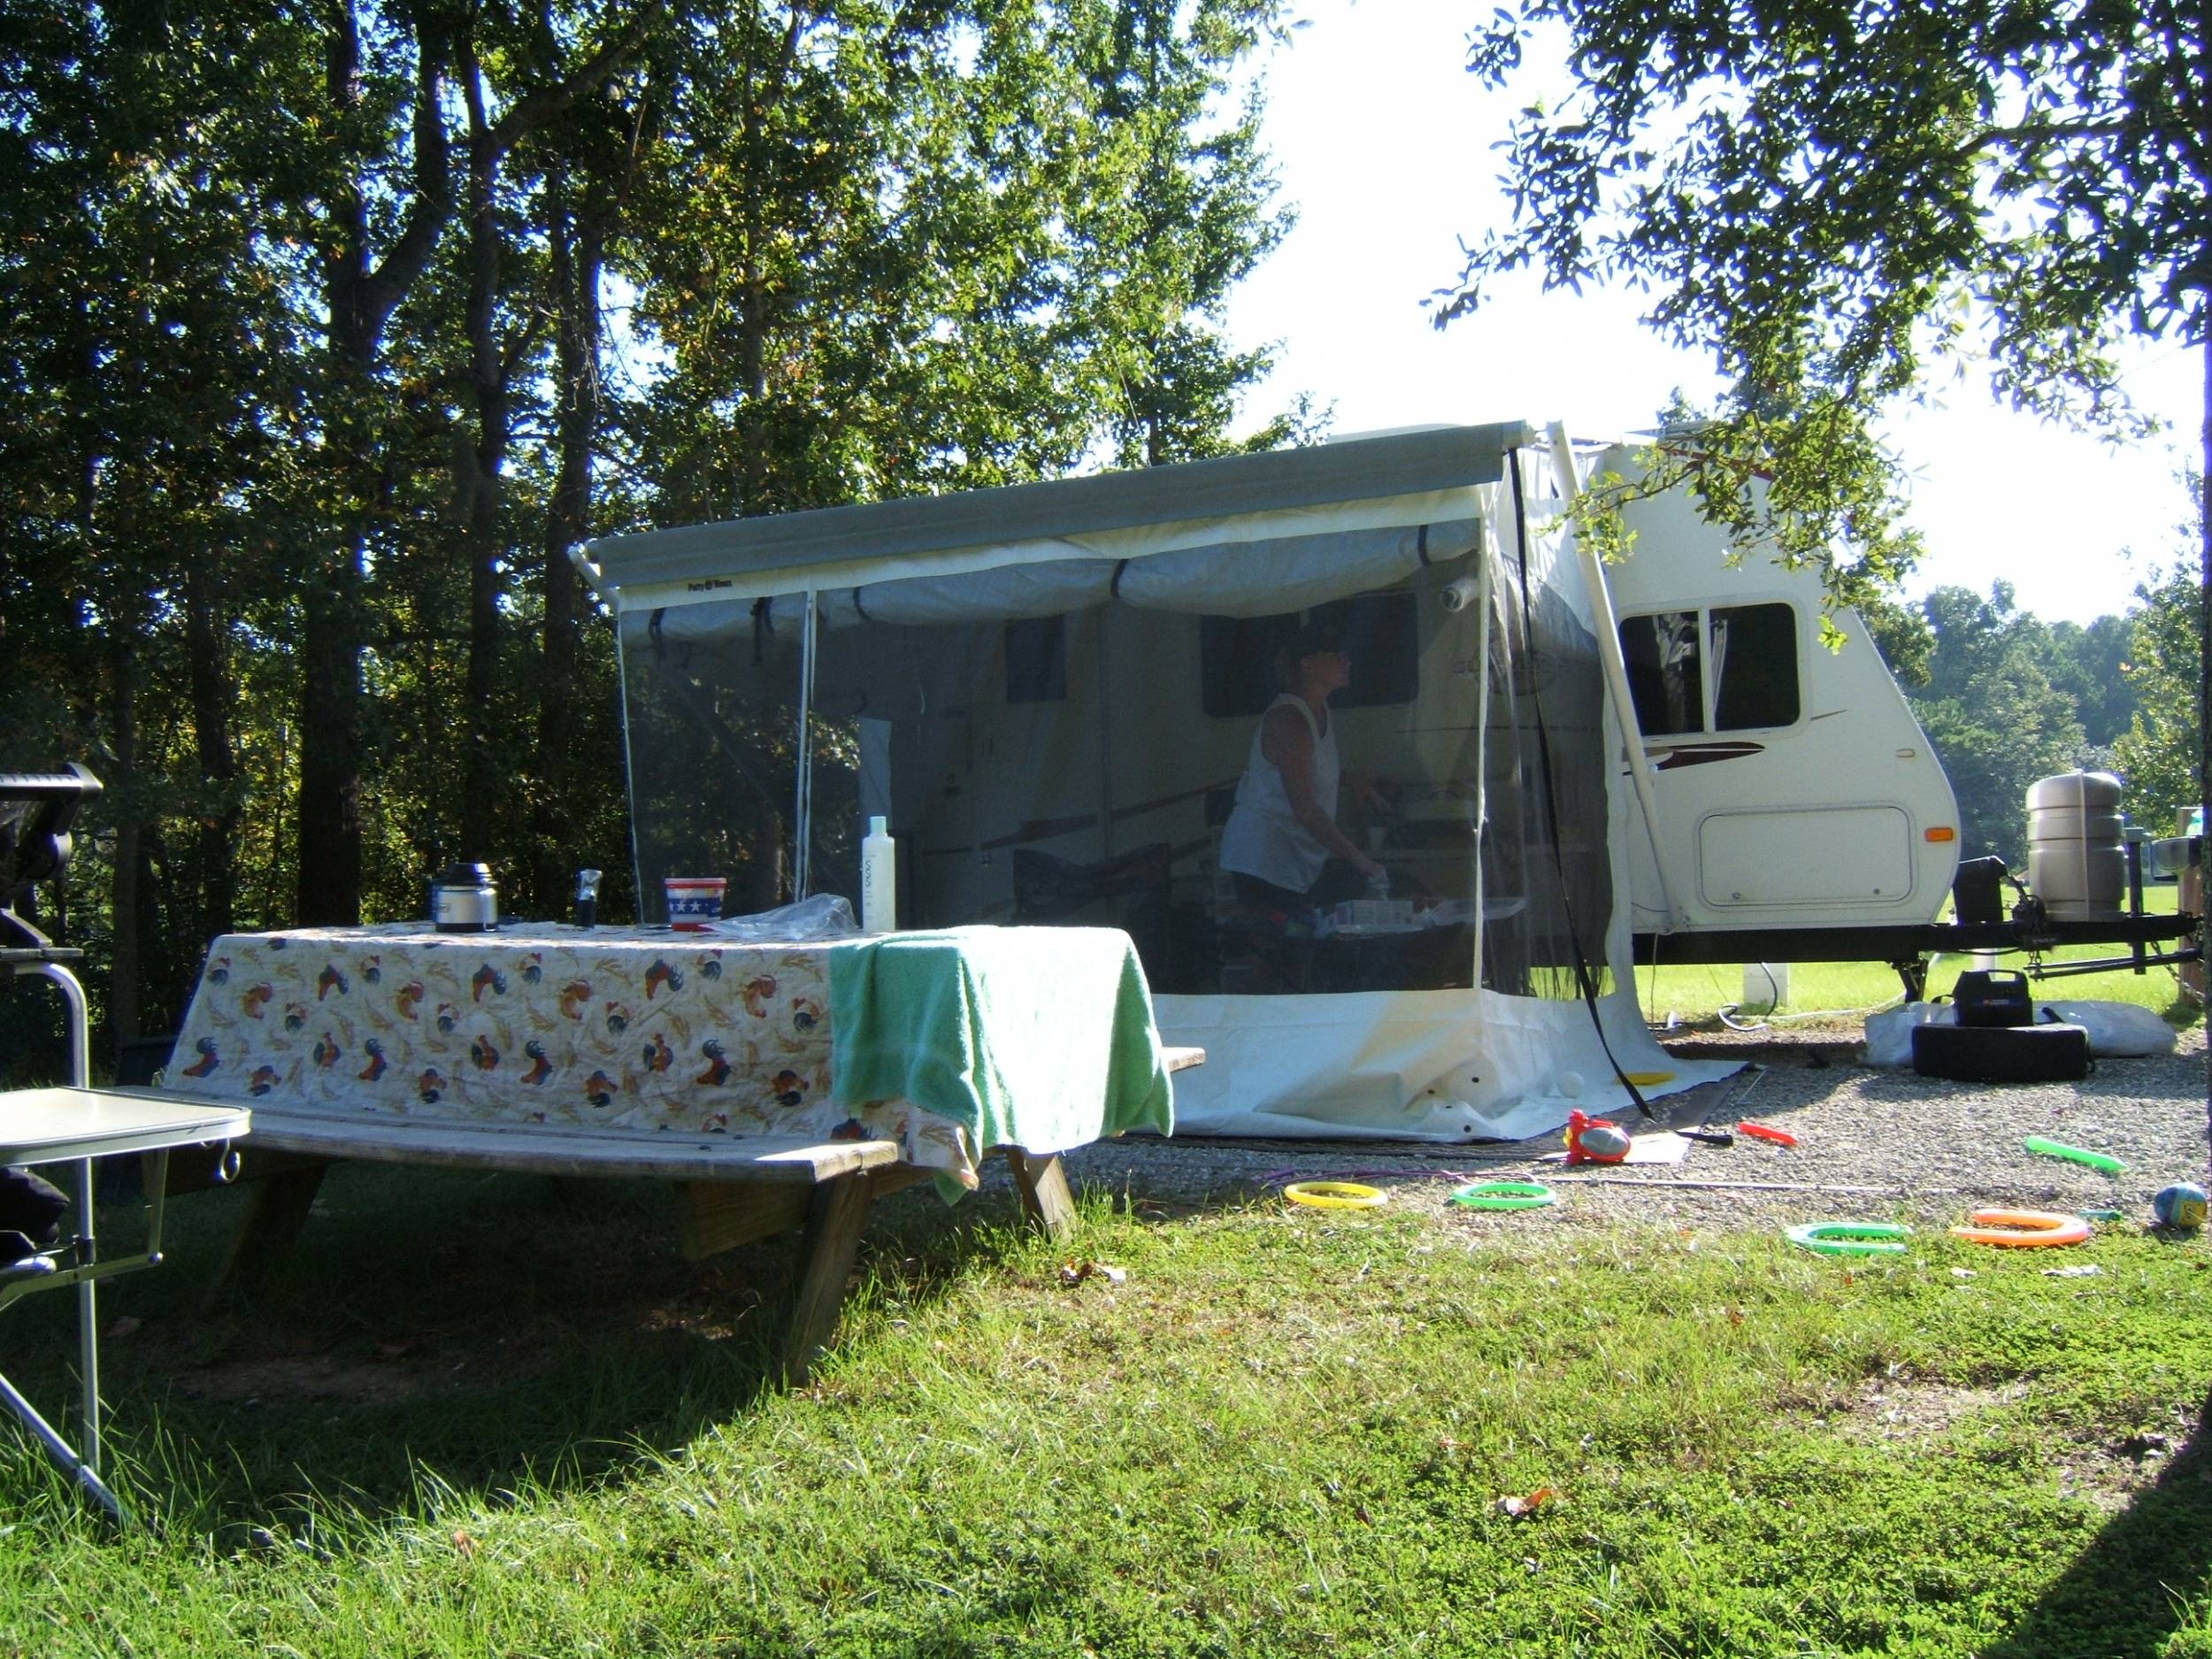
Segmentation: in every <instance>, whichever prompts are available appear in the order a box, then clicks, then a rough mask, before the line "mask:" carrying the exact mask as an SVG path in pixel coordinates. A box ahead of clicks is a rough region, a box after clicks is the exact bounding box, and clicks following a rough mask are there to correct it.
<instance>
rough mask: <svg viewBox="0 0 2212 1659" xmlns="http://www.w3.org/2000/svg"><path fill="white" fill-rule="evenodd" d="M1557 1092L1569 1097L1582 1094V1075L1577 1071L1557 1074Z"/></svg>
mask: <svg viewBox="0 0 2212 1659" xmlns="http://www.w3.org/2000/svg"><path fill="white" fill-rule="evenodd" d="M1559 1092H1560V1093H1561V1094H1565V1095H1569V1096H1574V1095H1578V1094H1581V1093H1582V1073H1581V1072H1579V1071H1562V1072H1561V1073H1560V1074H1559Z"/></svg>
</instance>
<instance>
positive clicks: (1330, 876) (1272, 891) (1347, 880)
mask: <svg viewBox="0 0 2212 1659" xmlns="http://www.w3.org/2000/svg"><path fill="white" fill-rule="evenodd" d="M1229 879H1230V881H1231V882H1232V883H1233V885H1234V886H1235V888H1236V895H1237V902H1238V903H1240V904H1241V905H1243V906H1244V907H1245V908H1246V909H1247V910H1272V911H1274V912H1275V913H1276V914H1277V915H1279V916H1295V915H1297V914H1299V913H1300V912H1301V911H1304V910H1320V909H1321V908H1323V907H1324V906H1325V905H1330V904H1340V903H1341V902H1344V901H1345V900H1346V899H1356V898H1362V897H1364V896H1365V895H1366V892H1367V878H1366V877H1365V876H1363V875H1362V874H1360V872H1358V870H1357V869H1356V868H1355V867H1354V866H1353V865H1352V864H1349V863H1348V862H1347V861H1346V860H1344V859H1342V858H1332V859H1330V860H1329V862H1328V863H1326V864H1323V865H1322V866H1321V873H1320V874H1319V875H1317V876H1316V877H1315V878H1314V879H1313V886H1312V887H1309V888H1308V889H1307V890H1306V891H1305V892H1303V893H1301V892H1299V891H1298V890H1297V889H1296V888H1294V887H1277V886H1276V885H1275V884H1274V883H1273V882H1272V881H1263V880H1261V879H1259V877H1257V876H1248V875H1246V874H1245V873H1244V872H1242V871H1241V870H1232V871H1231V872H1229Z"/></svg>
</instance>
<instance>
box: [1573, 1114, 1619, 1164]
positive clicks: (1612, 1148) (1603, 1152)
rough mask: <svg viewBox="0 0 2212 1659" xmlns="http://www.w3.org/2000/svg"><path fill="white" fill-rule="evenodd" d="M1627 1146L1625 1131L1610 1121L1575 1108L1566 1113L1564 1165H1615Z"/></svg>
mask: <svg viewBox="0 0 2212 1659" xmlns="http://www.w3.org/2000/svg"><path fill="white" fill-rule="evenodd" d="M1593 1131H1594V1132H1596V1133H1592V1132H1593ZM1628 1146H1629V1140H1628V1131H1627V1130H1625V1129H1624V1128H1622V1127H1621V1126H1620V1125H1618V1124H1617V1123H1615V1122H1614V1121H1613V1120H1612V1119H1611V1118H1593V1117H1591V1116H1590V1114H1589V1113H1587V1112H1586V1111H1583V1110H1580V1109H1579V1108H1577V1109H1576V1110H1573V1111H1571V1112H1569V1113H1568V1114H1567V1162H1568V1163H1570V1164H1619V1163H1621V1162H1623V1161H1624V1159H1626V1157H1627V1156H1628Z"/></svg>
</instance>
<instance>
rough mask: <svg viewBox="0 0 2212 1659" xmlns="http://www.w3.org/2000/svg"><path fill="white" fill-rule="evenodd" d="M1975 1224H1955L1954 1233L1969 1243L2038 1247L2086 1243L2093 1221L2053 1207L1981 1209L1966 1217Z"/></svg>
mask: <svg viewBox="0 0 2212 1659" xmlns="http://www.w3.org/2000/svg"><path fill="white" fill-rule="evenodd" d="M1966 1218H1967V1219H1968V1220H1969V1221H1970V1222H1972V1223H1973V1224H1974V1225H1972V1226H1970V1227H1954V1228H1952V1229H1951V1231H1952V1233H1955V1235H1956V1236H1958V1237H1959V1238H1962V1239H1964V1240H1966V1241H1967V1242H1968V1243H1969V1244H2002V1245H2009V1246H2011V1247H2013V1248H2016V1249H2034V1248H2040V1247H2042V1246H2045V1245H2051V1244H2085V1243H2087V1242H2088V1240H2089V1224H2088V1223H2087V1222H2086V1221H2084V1220H2083V1219H2082V1218H2081V1217H2079V1216H2062V1215H2060V1214H2058V1213H2057V1212H2056V1211H2055V1210H1975V1211H1973V1212H1972V1213H1971V1214H1970V1215H1969V1216H1968V1217H1966Z"/></svg>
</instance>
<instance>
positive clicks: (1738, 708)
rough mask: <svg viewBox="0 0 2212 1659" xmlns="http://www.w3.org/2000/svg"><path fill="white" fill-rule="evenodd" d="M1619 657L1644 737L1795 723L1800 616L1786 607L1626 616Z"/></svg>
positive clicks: (1722, 607) (1719, 608) (1733, 607)
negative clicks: (1798, 622)
mask: <svg viewBox="0 0 2212 1659" xmlns="http://www.w3.org/2000/svg"><path fill="white" fill-rule="evenodd" d="M1621 656H1622V657H1623V659H1624V661H1625V662H1626V664H1627V666H1628V695H1629V699H1630V701H1631V702H1632V703H1634V704H1635V705H1636V725H1637V727H1638V729H1639V730H1640V731H1641V732H1642V733H1643V734H1644V735H1645V736H1646V737H1675V736H1679V735H1682V734H1684V733H1695V732H1747V731H1755V730H1758V729H1760V728H1763V727H1767V726H1794V725H1795V724H1796V723H1797V718H1798V711H1799V708H1800V703H1799V697H1798V689H1797V683H1798V682H1797V672H1798V671H1797V613H1796V612H1795V611H1793V610H1792V609H1791V608H1790V607H1789V606H1787V605H1785V604H1763V605H1717V606H1715V607H1713V608H1712V609H1711V610H1709V611H1654V612H1652V613H1651V614H1650V615H1648V616H1638V617H1626V618H1623V619H1622V621H1621Z"/></svg>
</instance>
